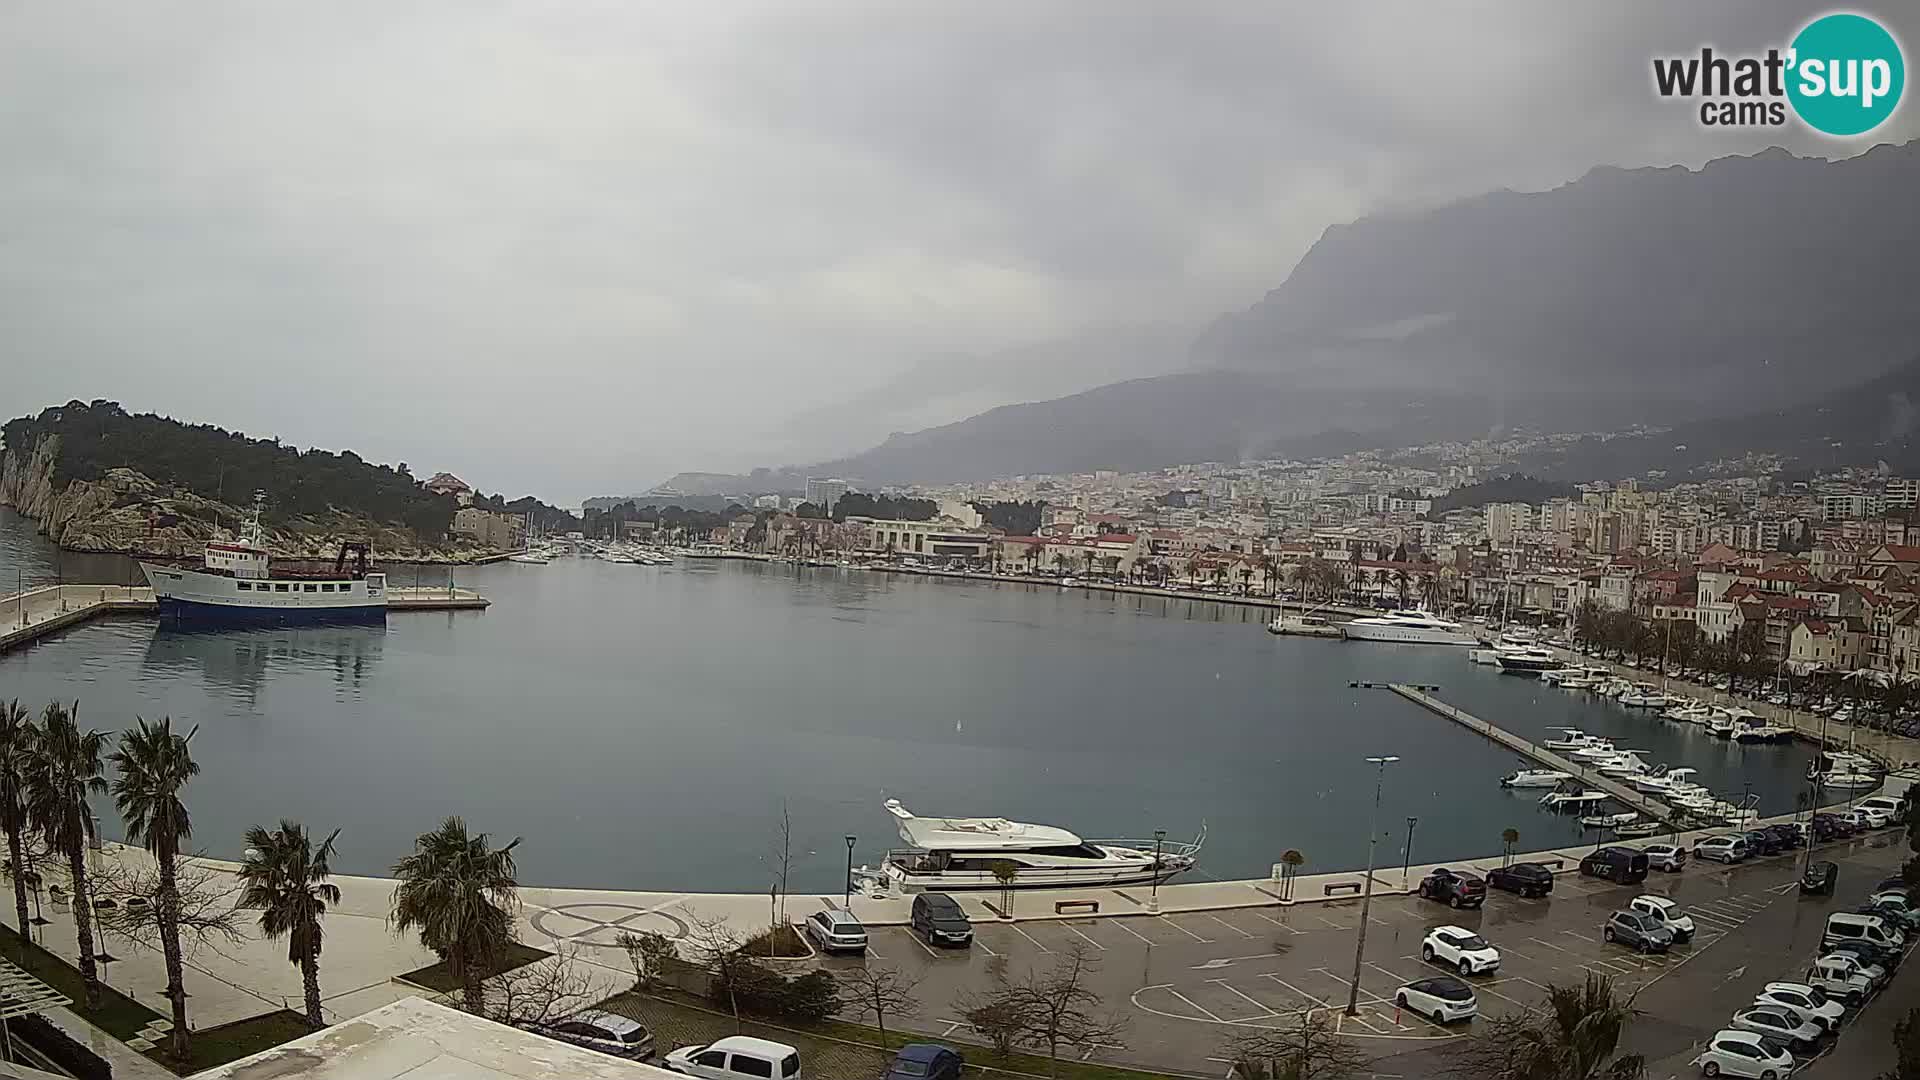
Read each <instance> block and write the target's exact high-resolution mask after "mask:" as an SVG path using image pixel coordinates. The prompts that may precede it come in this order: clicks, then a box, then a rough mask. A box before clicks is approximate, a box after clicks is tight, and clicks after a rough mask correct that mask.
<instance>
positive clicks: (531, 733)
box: [0, 514, 1811, 892]
mask: <svg viewBox="0 0 1920 1080" xmlns="http://www.w3.org/2000/svg"><path fill="white" fill-rule="evenodd" d="M0 553H4V554H5V556H6V557H7V559H8V562H9V568H12V567H14V566H18V567H20V568H21V569H20V570H19V571H18V573H20V574H22V575H24V576H25V577H29V578H38V579H41V580H44V579H45V577H46V576H47V575H49V574H51V573H53V572H54V571H55V569H56V564H57V569H58V572H59V573H60V574H61V575H62V576H65V577H67V578H68V579H69V580H77V579H82V578H92V579H97V580H100V581H115V580H124V579H125V569H124V567H116V566H114V565H112V564H113V563H114V562H115V560H114V559H110V558H105V557H92V556H74V555H71V554H67V555H58V554H56V553H55V552H54V551H53V550H52V549H51V548H50V547H49V546H48V545H46V544H45V542H44V541H43V540H41V539H40V538H39V537H38V536H37V535H36V534H35V533H34V529H33V525H32V523H31V522H29V521H26V520H25V519H22V518H19V517H16V516H13V515H11V514H6V515H5V516H4V517H0ZM389 572H390V573H391V575H392V577H393V580H394V582H395V583H396V584H398V585H412V584H415V579H416V577H417V578H418V583H420V584H442V583H444V582H445V580H446V578H445V575H446V574H447V571H446V569H445V568H432V569H427V568H422V569H421V570H419V571H418V573H417V575H416V573H415V571H414V570H413V568H411V567H400V566H395V567H390V568H389ZM116 575H118V576H116ZM136 575H137V571H136ZM454 576H455V578H456V583H457V584H458V585H459V586H460V587H462V588H474V589H478V590H479V591H480V592H482V593H484V594H486V595H487V596H489V597H490V598H492V599H493V601H494V606H493V608H492V609H491V610H490V611H488V612H485V613H479V612H451V613H405V614H401V613H396V614H394V615H393V616H391V617H390V618H389V619H388V620H387V621H386V623H385V624H384V625H378V624H375V625H361V626H332V625H320V626H307V627H275V628H255V629H221V630H214V631H202V632H192V631H183V630H179V629H175V628H173V627H171V626H168V625H165V624H162V623H161V622H159V621H158V620H155V619H152V618H119V619H110V620H107V621H103V622H99V623H95V624H92V625H89V626H85V627H81V628H76V629H72V630H69V631H66V632H63V633H62V634H60V635H58V636H56V637H52V638H50V639H48V640H45V641H43V642H41V643H39V644H36V645H34V646H33V647H31V648H28V649H25V650H22V651H21V652H18V653H16V654H13V655H10V656H7V657H5V658H4V659H0V698H16V697H17V698H19V699H21V700H22V701H23V702H25V703H27V704H29V705H30V706H32V707H34V708H38V706H39V705H40V704H43V703H44V702H46V701H48V700H52V699H55V698H59V699H65V700H75V699H77V700H78V701H79V702H80V708H81V718H82V720H83V722H84V723H88V724H92V725H94V726H98V727H101V728H103V729H109V730H117V729H119V728H122V727H125V726H128V725H130V724H132V722H133V718H134V717H135V716H136V715H140V716H146V717H149V718H153V717H157V716H159V715H171V716H172V717H173V718H174V720H175V722H176V724H179V725H183V726H186V725H192V724H198V725H200V728H201V732H200V734H199V735H198V736H197V737H196V740H195V743H194V746H195V751H196V755H197V756H198V757H199V758H200V760H201V761H202V763H203V767H204V772H203V774H202V775H201V777H200V778H199V779H198V780H196V783H195V805H194V810H195V826H196V831H195V843H196V845H197V846H199V847H201V848H203V849H204V850H206V851H207V852H208V853H210V854H213V855H218V856H226V857H233V856H236V855H237V854H238V853H239V836H240V832H241V830H242V829H243V828H244V827H245V826H246V825H248V824H250V823H253V822H256V821H259V822H271V821H273V820H277V819H278V818H279V817H280V816H282V815H291V816H296V817H300V818H302V819H304V820H306V821H308V822H311V823H315V824H316V826H317V825H318V824H320V823H324V824H325V825H326V826H327V827H329V828H331V827H334V826H338V827H341V828H342V829H343V832H342V838H341V844H342V846H341V855H340V859H339V861H338V863H337V866H338V867H339V868H340V869H342V870H344V871H348V872H358V873H380V872H383V871H384V870H385V869H386V868H387V867H388V866H389V865H390V864H391V862H392V861H393V860H394V859H395V858H397V857H398V856H399V855H401V854H403V853H404V851H405V850H406V847H407V845H408V844H410V843H411V840H412V837H413V836H415V835H416V834H417V833H419V832H420V831H422V830H424V829H426V828H428V827H430V826H431V825H432V824H434V823H435V822H436V821H437V820H438V819H439V818H440V817H442V816H444V815H445V814H447V813H459V814H461V815H463V816H465V817H466V818H467V819H468V820H469V822H470V823H471V824H472V825H473V826H474V827H475V828H479V829H485V830H489V831H492V832H494V833H496V834H498V835H500V836H501V837H503V838H510V837H512V836H516V835H518V836H524V837H525V838H526V842H525V844H523V845H522V848H521V849H520V851H521V854H522V859H521V865H522V876H523V879H524V880H526V881H529V882H537V883H541V884H552V885H578V886H583V887H607V888H646V889H663V890H681V891H759V890H764V889H765V888H766V887H767V884H768V882H769V880H770V875H771V872H772V871H771V864H772V862H773V861H774V860H773V858H772V856H771V853H770V848H771V847H772V846H773V836H774V832H775V827H776V825H777V822H778V820H779V817H780V815H781V810H782V805H783V804H784V805H785V806H786V808H787V809H788V811H789V812H790V813H791V816H792V820H793V827H794V838H795V839H794V844H793V850H794V854H795V856H796V863H795V869H794V872H793V878H792V886H793V887H794V888H796V889H807V890H813V891H822V892H832V891H835V890H837V889H838V888H839V885H840V880H841V876H842V873H843V871H844V865H845V860H846V846H845V843H844V841H843V839H842V838H843V837H844V836H847V835H852V836H855V837H856V838H857V840H856V852H855V859H856V861H859V862H875V861H877V860H878V857H879V855H880V853H881V852H882V851H883V850H884V849H885V848H886V847H889V846H896V845H897V843H898V841H897V839H896V838H895V836H894V835H893V830H892V824H891V822H890V821H889V819H888V817H887V815H886V814H885V812H884V810H883V809H882V805H881V804H882V802H883V801H884V800H885V799H887V798H898V799H900V800H901V801H902V802H904V803H905V804H906V805H907V806H909V807H911V808H912V809H914V810H915V811H917V812H919V813H922V814H989V815H1003V816H1006V817H1010V818H1014V819H1017V820H1026V821H1041V822H1049V823H1053V824H1058V825H1061V826H1064V827H1067V828H1071V829H1073V830H1075V831H1077V832H1079V833H1081V834H1082V835H1084V836H1087V837H1089V838H1096V839H1097V838H1106V837H1135V838H1138V837H1144V836H1150V835H1151V834H1152V831H1153V830H1154V829H1156V828H1164V829H1166V830H1167V832H1168V835H1169V837H1170V838H1173V839H1183V840H1184V839H1191V838H1192V836H1193V835H1194V834H1196V833H1198V832H1199V830H1200V829H1201V828H1202V826H1203V825H1204V827H1205V828H1206V830H1207V840H1206V846H1205V849H1204V851H1203V852H1202V855H1201V858H1200V865H1199V870H1198V871H1197V874H1196V876H1197V877H1199V878H1207V877H1212V878H1221V879H1232V878H1246V877H1262V876H1266V875H1267V874H1268V873H1269V871H1270V869H1271V866H1272V864H1273V863H1274V862H1275V861H1277V860H1278V859H1279V858H1280V856H1281V854H1282V853H1283V852H1285V851H1286V850H1288V849H1290V848H1291V849H1298V850H1300V851H1301V852H1303V853H1304V854H1305V855H1306V857H1307V869H1308V871H1309V872H1321V871H1329V870H1337V869H1348V868H1352V867H1356V866H1359V865H1362V864H1363V863H1364V862H1365V859H1366V857H1367V852H1366V835H1365V834H1366V820H1367V815H1368V812H1369V810H1370V796H1371V793H1372V772H1371V767H1370V766H1368V765H1367V764H1366V763H1365V762H1364V760H1363V759H1364V758H1365V757H1366V756H1368V755H1373V754H1395V755H1399V756H1400V757H1401V759H1402V760H1401V762H1400V763H1399V764H1397V765H1395V766H1393V767H1392V769H1391V771H1390V772H1389V773H1388V775H1387V777H1386V783H1385V789H1384V794H1383V797H1382V806H1381V811H1380V819H1379V820H1380V822H1381V833H1382V843H1381V844H1380V846H1379V849H1378V852H1377V857H1378V861H1379V863H1380V865H1382V866H1391V865H1393V864H1395V863H1398V862H1400V861H1402V860H1403V859H1404V858H1406V852H1405V850H1404V844H1405V836H1406V824H1405V820H1406V818H1407V817H1410V816H1412V817H1417V818H1418V823H1417V825H1416V826H1415V828H1414V838H1413V851H1412V854H1411V858H1412V861H1413V862H1415V863H1425V862H1433V861H1436V860H1441V859H1451V858H1465V857H1469V856H1483V855H1487V854H1490V853H1495V852H1497V851H1498V850H1499V847H1500V834H1501V832H1502V830H1504V829H1507V828H1514V829H1517V830H1519V832H1520V834H1521V838H1522V839H1521V844H1520V846H1521V848H1522V849H1528V848H1536V847H1548V846H1554V845H1564V844H1568V843H1574V842H1578V840H1579V839H1580V837H1581V836H1582V835H1586V836H1588V837H1591V836H1592V835H1593V834H1591V833H1586V834H1583V833H1582V830H1581V829H1580V827H1579V825H1578V823H1577V822H1576V821H1574V820H1573V819H1571V818H1567V817H1556V816H1552V815H1548V814H1546V813H1544V812H1542V811H1541V810H1540V809H1539V807H1538V806H1537V805H1536V800H1537V798H1538V793H1537V792H1535V793H1528V792H1506V791H1502V790H1501V789H1500V788H1499V786H1498V779H1499V777H1500V776H1501V775H1503V774H1504V773H1506V772H1508V771H1511V770H1512V769H1514V768H1517V767H1520V766H1521V765H1522V764H1523V763H1522V762H1521V761H1519V760H1518V759H1517V758H1516V757H1515V755H1514V754H1513V753H1511V752H1510V751H1506V750H1504V749H1502V748H1499V747H1497V746H1495V745H1493V744H1491V743H1489V742H1487V741H1485V740H1483V739H1480V738H1478V737H1476V736H1474V735H1472V734H1470V733H1468V732H1466V731H1464V730H1462V729H1460V728H1459V727H1457V726H1455V725H1453V724H1451V723H1449V722H1447V721H1446V720H1444V719H1442V718H1440V717H1437V716H1434V715H1432V714H1430V713H1428V712H1426V711H1425V710H1423V709H1421V708H1420V707H1418V706H1416V705H1414V704H1412V703H1410V702H1407V701H1405V700H1402V699H1400V698H1399V697H1398V696H1396V695H1393V694H1391V693H1388V692H1385V691H1382V690H1366V689H1358V688H1354V687H1350V686H1349V685H1348V684H1349V683H1350V682H1355V681H1369V680H1376V681H1404V682H1418V683H1430V684H1436V685H1438V686H1439V687H1440V690H1439V691H1438V692H1437V696H1438V697H1440V698H1442V699H1444V700H1446V701H1447V702H1449V703H1451V704H1454V705H1457V706H1459V707H1461V708H1463V709H1466V710H1468V711H1470V712H1472V713H1474V714H1476V715H1478V716H1481V717H1484V718H1486V719H1488V720H1490V721H1493V722H1494V723H1497V724H1499V725H1501V726H1502V727H1505V728H1507V729H1508V730H1510V731H1513V732H1515V733H1516V734H1519V735H1522V736H1524V737H1527V738H1530V739H1535V740H1541V739H1544V738H1545V737H1548V736H1549V735H1550V734H1551V733H1552V730H1553V729H1554V728H1558V727H1579V728H1582V729H1584V730H1586V731H1589V732H1592V733H1594V734H1598V735H1605V736H1609V737H1612V738H1614V739H1615V740H1616V742H1617V743H1618V744H1619V745H1620V746H1622V747H1634V748H1639V749H1643V750H1646V751H1647V754H1646V755H1645V756H1646V757H1647V758H1648V760H1650V761H1658V762H1666V763H1669V764H1673V765H1683V764H1684V765H1687V766H1690V767H1693V768H1696V769H1698V770H1699V771H1700V774H1699V777H1698V778H1699V779H1700V781H1701V782H1703V783H1705V784H1707V785H1708V786H1709V787H1711V788H1713V789H1715V790H1716V791H1720V792H1722V793H1727V794H1731V795H1734V796H1736V797H1738V796H1741V795H1743V794H1744V793H1745V792H1747V791H1748V790H1751V792H1752V793H1753V794H1754V795H1756V796H1757V797H1758V798H1759V801H1760V809H1761V811H1762V812H1763V813H1778V812H1783V811H1788V810H1791V809H1792V808H1793V806H1794V798H1795V795H1796V794H1797V793H1798V792H1799V791H1801V790H1804V783H1803V779H1802V778H1803V775H1804V771H1805V768H1806V765H1807V763H1808V760H1809V758H1810V756H1811V751H1810V748H1808V747H1804V746H1744V745H1740V744H1735V743H1730V742H1726V741H1722V740H1715V739H1711V738H1709V737H1708V736H1707V735H1706V734H1705V732H1704V730H1703V729H1701V728H1697V727H1692V726H1689V725H1682V724H1675V723H1672V722H1669V721H1664V720H1660V719H1658V718H1657V717H1655V716H1653V715H1651V714H1650V713H1647V712H1643V711H1638V710H1627V709H1623V708H1621V707H1619V706H1617V705H1614V704H1612V703H1609V702H1604V701H1601V700H1600V699H1597V698H1593V697H1590V696H1588V695H1585V694H1580V693H1573V692H1567V691H1561V690H1558V689H1556V688H1554V687H1552V686H1548V685H1544V684H1541V683H1539V682H1537V681H1535V680H1531V679H1522V678H1515V677H1511V676H1502V675H1500V674H1498V673H1497V672H1496V671H1495V670H1494V669H1491V668H1486V667H1478V666H1475V665H1471V664H1468V663H1467V662H1466V658H1465V655H1464V652H1463V651H1462V650H1459V649H1454V648H1446V647H1422V646H1397V645H1384V644H1360V643H1345V642H1339V641H1326V640H1315V639H1294V638H1279V637H1275V636H1273V635H1270V634H1267V633H1265V632H1264V630H1263V622H1264V619H1265V617H1266V613H1265V612H1262V611H1260V610H1259V609H1254V608H1242V607H1235V606H1231V605H1224V604H1219V603H1215V602H1211V601H1203V600H1188V599H1175V598H1169V597H1158V596H1139V595H1121V594H1113V593H1107V592H1101V591H1090V590H1080V589H1062V588H1058V587H1052V586H1033V585H1023V584H1006V583H990V582H980V581H966V580H950V579H940V578H930V577H920V576H914V575H896V574H886V573H878V572H864V571H852V570H843V569H837V568H835V569H827V568H804V567H802V568H796V567H790V566H784V565H777V564H761V563H740V562H730V561H697V560H681V561H680V562H679V563H677V564H676V565H674V566H670V567H645V566H632V565H619V564H612V563H606V562H602V561H598V560H582V559H561V560H556V561H555V562H554V563H552V564H550V565H547V566H523V565H514V564H497V565H493V566H486V567H462V568H458V569H457V570H455V571H454ZM101 818H102V820H103V823H104V825H105V828H106V830H107V832H108V834H109V835H110V836H112V835H115V832H114V830H115V828H116V825H115V820H116V819H115V816H114V815H112V814H111V813H108V812H106V808H105V807H104V805H103V807H102V813H101Z"/></svg>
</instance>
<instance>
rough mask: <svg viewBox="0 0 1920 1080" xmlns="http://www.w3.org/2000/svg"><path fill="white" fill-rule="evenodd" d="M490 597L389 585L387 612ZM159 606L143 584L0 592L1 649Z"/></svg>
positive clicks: (471, 605)
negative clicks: (74, 627)
mask: <svg viewBox="0 0 1920 1080" xmlns="http://www.w3.org/2000/svg"><path fill="white" fill-rule="evenodd" d="M492 603H493V601H491V600H489V599H487V598H486V597H484V596H481V595H480V594H479V593H477V592H474V591H473V590H471V589H456V588H451V587H448V586H424V587H418V588H416V587H412V586H391V587H389V588H388V590H387V610H388V611H389V612H394V611H484V610H486V608H487V607H489V606H490V605H491V604H492ZM159 610H160V605H159V603H158V602H157V601H156V600H155V599H154V596H153V590H152V589H151V588H149V587H147V586H145V585H47V586H44V587H42V588H38V589H28V590H26V591H25V592H17V593H12V594H9V595H6V596H0V653H8V652H12V651H13V650H14V649H17V648H20V647H21V646H23V645H27V644H29V643H31V642H34V641H38V640H40V639H41V638H43V637H45V636H47V635H48V634H53V633H58V632H59V631H61V630H65V629H66V628H68V627H70V626H77V625H79V624H81V623H85V622H90V621H92V620H94V619H101V618H108V617H114V616H141V615H146V616H152V615H157V614H158V613H159Z"/></svg>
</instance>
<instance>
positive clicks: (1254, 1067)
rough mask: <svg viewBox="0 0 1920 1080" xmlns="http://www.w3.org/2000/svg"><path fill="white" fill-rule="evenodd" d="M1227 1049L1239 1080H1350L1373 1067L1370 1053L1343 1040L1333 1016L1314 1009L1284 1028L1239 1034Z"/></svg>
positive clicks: (1290, 1018) (1285, 1021) (1287, 1019)
mask: <svg viewBox="0 0 1920 1080" xmlns="http://www.w3.org/2000/svg"><path fill="white" fill-rule="evenodd" d="M1225 1049H1226V1053H1225V1055H1224V1056H1225V1057H1226V1059H1227V1060H1228V1061H1230V1062H1232V1063H1233V1070H1234V1075H1235V1076H1237V1077H1239V1078H1240V1080H1348V1078H1349V1077H1354V1076H1359V1075H1360V1074H1362V1073H1363V1072H1365V1071H1366V1069H1367V1066H1368V1059H1367V1055H1366V1054H1364V1053H1362V1052H1361V1050H1360V1048H1359V1047H1358V1046H1355V1045H1354V1044H1353V1043H1351V1042H1348V1041H1347V1040H1345V1039H1342V1038H1341V1037H1340V1033H1339V1031H1338V1030H1337V1029H1336V1028H1335V1026H1334V1020H1333V1015H1332V1014H1331V1013H1326V1012H1322V1013H1319V1014H1317V1015H1316V1014H1315V1013H1314V1011H1313V1010H1311V1009H1305V1010H1302V1011H1300V1012H1299V1013H1297V1014H1294V1015H1291V1016H1287V1017H1285V1018H1283V1020H1282V1021H1281V1026H1279V1027H1274V1028H1263V1029H1257V1030H1246V1031H1241V1032H1239V1033H1236V1034H1235V1035H1234V1036H1232V1037H1231V1038H1229V1039H1228V1040H1227V1043H1226V1048H1225Z"/></svg>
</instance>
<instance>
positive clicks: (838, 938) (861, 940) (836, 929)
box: [800, 908, 867, 953]
mask: <svg viewBox="0 0 1920 1080" xmlns="http://www.w3.org/2000/svg"><path fill="white" fill-rule="evenodd" d="M800 926H801V927H802V928H803V929H804V930H805V931H806V933H807V936H808V937H810V938H812V939H813V943H814V944H815V945H818V946H819V947H820V951H821V952H830V953H831V952H851V953H864V952H866V951H867V928H866V927H864V926H862V925H860V920H859V919H856V918H854V917H853V914H852V913H851V912H847V911H842V910H840V909H839V908H828V909H826V910H825V911H816V912H814V913H813V914H811V915H809V916H807V917H806V920H805V921H804V922H802V923H801V924H800Z"/></svg>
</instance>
